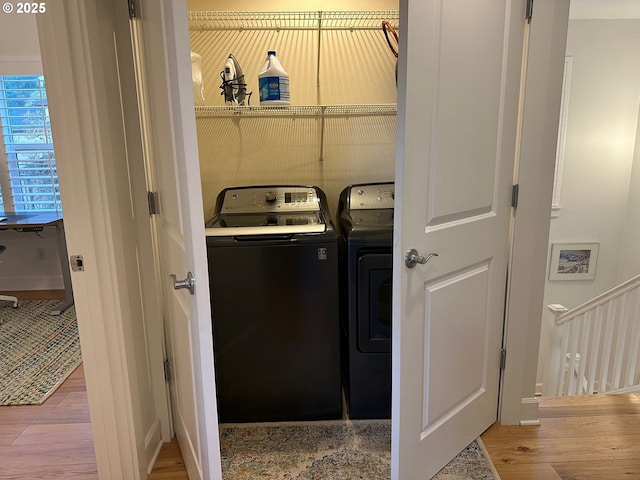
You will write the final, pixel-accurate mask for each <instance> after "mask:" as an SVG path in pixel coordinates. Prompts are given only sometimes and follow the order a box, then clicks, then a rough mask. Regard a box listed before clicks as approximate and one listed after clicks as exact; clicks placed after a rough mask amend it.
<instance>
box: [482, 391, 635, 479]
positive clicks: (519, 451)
mask: <svg viewBox="0 0 640 480" xmlns="http://www.w3.org/2000/svg"><path fill="white" fill-rule="evenodd" d="M539 417H540V423H541V425H540V426H539V427H537V426H527V427H519V426H516V427H512V426H501V425H494V426H493V427H491V428H490V429H489V430H487V431H486V432H485V433H484V434H483V435H482V441H483V442H484V444H485V446H486V448H487V451H488V452H489V454H490V456H491V459H492V461H493V464H494V465H495V467H496V469H497V471H498V473H499V474H500V477H501V478H502V480H529V479H531V480H559V479H562V480H587V479H588V480H595V479H603V480H604V479H607V480H610V479H616V480H617V479H626V478H628V479H640V395H639V394H625V395H593V396H584V397H583V396H581V397H562V398H550V399H546V398H543V399H541V400H540V410H539Z"/></svg>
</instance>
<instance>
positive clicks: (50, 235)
mask: <svg viewBox="0 0 640 480" xmlns="http://www.w3.org/2000/svg"><path fill="white" fill-rule="evenodd" d="M21 74H29V75H30V74H33V75H41V74H42V65H41V63H40V47H39V45H38V31H37V28H36V22H35V17H34V15H19V14H0V75H21ZM0 243H2V244H3V245H6V246H7V250H6V251H5V253H4V254H3V256H2V257H3V258H2V264H1V265H0V291H5V290H50V289H61V288H64V286H63V283H62V276H61V273H60V262H59V261H58V250H57V248H58V247H57V243H56V233H55V228H48V229H46V230H45V231H43V232H42V233H41V234H40V235H36V234H34V233H18V232H14V231H3V230H0Z"/></svg>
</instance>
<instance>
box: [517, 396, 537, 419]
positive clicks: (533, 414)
mask: <svg viewBox="0 0 640 480" xmlns="http://www.w3.org/2000/svg"><path fill="white" fill-rule="evenodd" d="M520 425H540V419H539V418H538V399H537V398H536V397H530V398H523V399H522V401H521V402H520Z"/></svg>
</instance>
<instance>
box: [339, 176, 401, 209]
mask: <svg viewBox="0 0 640 480" xmlns="http://www.w3.org/2000/svg"><path fill="white" fill-rule="evenodd" d="M394 198H395V188H394V184H393V183H379V184H375V185H374V184H368V185H352V186H351V190H350V192H349V208H350V209H351V210H371V209H381V208H393V200H394Z"/></svg>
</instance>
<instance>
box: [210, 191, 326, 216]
mask: <svg viewBox="0 0 640 480" xmlns="http://www.w3.org/2000/svg"><path fill="white" fill-rule="evenodd" d="M319 210H320V199H319V198H318V192H316V189H315V188H313V187H251V188H230V189H228V190H226V191H225V194H224V199H223V201H222V208H221V210H220V213H222V214H223V215H224V214H240V213H264V212H303V211H307V212H308V211H319Z"/></svg>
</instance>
